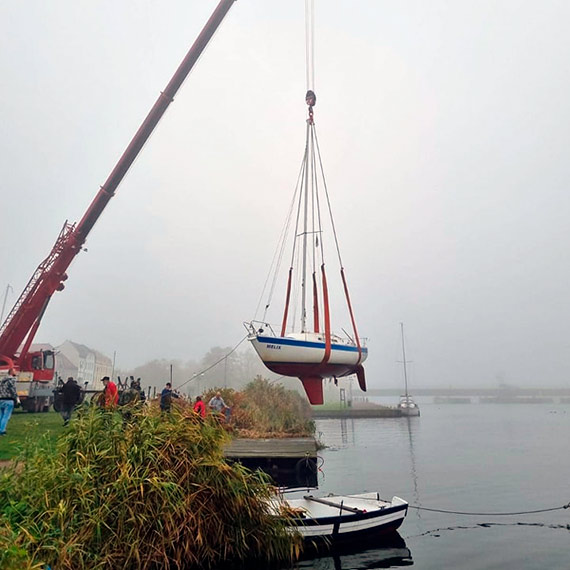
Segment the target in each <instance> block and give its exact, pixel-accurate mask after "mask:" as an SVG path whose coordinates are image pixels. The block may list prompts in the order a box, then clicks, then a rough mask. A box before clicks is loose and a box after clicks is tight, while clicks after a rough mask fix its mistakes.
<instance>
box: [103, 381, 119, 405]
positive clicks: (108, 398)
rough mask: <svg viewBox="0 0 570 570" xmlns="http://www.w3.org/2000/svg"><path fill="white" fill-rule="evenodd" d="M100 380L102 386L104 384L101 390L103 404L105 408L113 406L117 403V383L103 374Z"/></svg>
mask: <svg viewBox="0 0 570 570" xmlns="http://www.w3.org/2000/svg"><path fill="white" fill-rule="evenodd" d="M101 382H103V386H105V389H104V390H103V406H104V407H105V408H115V407H116V406H117V404H118V403H119V391H118V390H117V385H116V384H115V383H114V382H113V381H112V380H111V379H110V378H109V377H108V376H103V378H101Z"/></svg>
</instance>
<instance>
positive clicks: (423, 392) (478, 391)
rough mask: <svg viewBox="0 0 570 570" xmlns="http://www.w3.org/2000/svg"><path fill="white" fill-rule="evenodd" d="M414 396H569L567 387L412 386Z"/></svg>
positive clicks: (396, 391) (373, 392)
mask: <svg viewBox="0 0 570 570" xmlns="http://www.w3.org/2000/svg"><path fill="white" fill-rule="evenodd" d="M403 392H404V391H403V389H402V388H370V389H368V391H367V392H366V395H368V396H399V395H400V394H402V393H403ZM412 393H413V395H414V396H442V397H446V396H448V397H468V396H473V397H476V396H482V397H493V396H509V397H515V396H529V397H530V396H534V397H554V396H560V397H564V396H570V387H569V388H515V387H508V388H414V389H413V390H412Z"/></svg>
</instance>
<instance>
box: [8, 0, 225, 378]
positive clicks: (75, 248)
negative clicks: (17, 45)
mask: <svg viewBox="0 0 570 570" xmlns="http://www.w3.org/2000/svg"><path fill="white" fill-rule="evenodd" d="M234 2H235V0H221V1H220V3H219V4H218V6H217V7H216V9H215V10H214V12H213V14H212V15H211V16H210V19H209V20H208V21H207V22H206V25H205V26H204V28H203V29H202V31H201V32H200V34H199V36H198V37H197V39H196V40H195V42H194V44H193V45H192V47H191V48H190V50H189V51H188V53H187V54H186V57H185V58H184V59H183V61H182V63H181V64H180V66H179V67H178V69H177V70H176V72H175V73H174V75H173V76H172V79H171V80H170V82H169V83H168V85H167V86H166V88H165V89H164V91H162V92H161V93H160V95H159V97H158V99H157V100H156V103H155V104H154V105H153V107H152V109H151V110H150V112H149V113H148V115H147V117H146V119H145V120H144V121H143V123H142V125H141V126H140V127H139V129H138V131H137V132H136V134H135V136H134V137H133V139H132V140H131V142H130V143H129V146H128V147H127V149H126V150H125V152H124V153H123V155H122V156H121V158H120V159H119V161H118V162H117V165H116V166H115V168H114V169H113V171H112V172H111V174H110V175H109V177H108V178H107V180H106V181H105V183H104V184H103V186H101V189H100V190H99V192H98V193H97V195H96V196H95V198H94V199H93V201H92V202H91V205H90V206H89V208H88V209H87V211H86V212H85V215H84V216H83V218H82V219H81V221H80V222H79V223H78V224H77V225H76V224H70V223H68V222H67V221H66V222H65V224H64V226H63V229H62V230H61V232H60V234H59V236H58V238H57V241H56V242H55V245H54V246H53V248H52V250H51V252H50V254H49V255H48V257H46V259H45V260H44V261H43V262H42V263H40V265H39V266H38V268H37V269H36V271H35V272H34V274H33V275H32V278H31V279H30V281H29V282H28V284H27V286H26V287H25V289H24V291H23V292H22V294H21V295H20V297H19V299H18V300H17V301H16V304H15V305H14V307H13V308H12V310H11V311H10V313H9V314H8V316H7V318H6V320H5V321H4V323H3V325H2V327H1V328H0V368H7V367H15V368H16V369H18V370H21V371H33V372H34V379H37V380H40V379H41V380H51V379H52V378H53V358H51V362H52V364H51V376H49V374H50V370H49V367H48V366H46V365H45V362H44V361H43V359H40V360H41V361H39V360H38V356H40V353H34V354H32V353H29V348H30V345H31V343H32V340H33V338H34V335H35V334H36V331H37V329H38V327H39V325H40V322H41V319H42V317H43V315H44V312H45V310H46V308H47V305H48V303H49V301H50V299H51V296H52V295H53V294H54V293H55V291H61V290H63V288H64V283H63V282H64V281H65V280H66V279H67V273H66V271H67V268H68V267H69V265H70V264H71V262H72V261H73V259H74V258H75V256H76V255H77V254H78V253H79V251H81V248H82V246H83V244H84V243H85V240H86V239H87V236H88V235H89V232H90V231H91V229H92V228H93V226H94V225H95V223H96V222H97V220H98V219H99V216H100V215H101V213H102V212H103V210H104V209H105V206H106V205H107V204H108V202H109V200H110V199H111V198H112V197H113V196H114V195H115V191H116V189H117V187H118V186H119V184H120V183H121V181H122V180H123V178H124V177H125V174H126V173H127V172H128V170H129V168H130V167H131V165H132V163H133V162H134V160H135V159H136V157H137V156H138V154H139V153H140V151H141V149H142V148H143V146H144V145H145V143H146V141H147V140H148V138H149V137H150V135H151V134H152V132H153V131H154V129H155V127H156V125H157V124H158V122H159V121H160V119H161V118H162V116H163V115H164V113H165V111H166V109H167V108H168V106H169V105H170V103H171V102H172V101H173V99H174V96H175V95H176V93H177V91H178V89H179V88H180V86H181V85H182V83H183V82H184V80H185V79H186V77H187V76H188V74H189V73H190V70H191V69H192V68H193V67H194V64H195V63H196V61H197V60H198V58H199V57H200V55H201V54H202V52H203V51H204V49H205V47H206V45H207V44H208V42H209V41H210V39H211V38H212V36H213V35H214V33H215V31H216V30H217V29H218V27H219V25H220V24H221V22H222V20H223V19H224V17H225V15H226V14H227V12H228V11H229V9H230V8H231V6H232V4H233V3H234ZM42 372H43V374H42Z"/></svg>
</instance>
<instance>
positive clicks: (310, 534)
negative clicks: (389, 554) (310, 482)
mask: <svg viewBox="0 0 570 570" xmlns="http://www.w3.org/2000/svg"><path fill="white" fill-rule="evenodd" d="M320 501H322V502H320ZM283 502H284V503H285V504H286V505H287V507H288V508H289V509H292V510H293V512H294V513H296V516H295V519H294V523H293V524H292V528H293V529H294V530H296V531H298V532H299V533H300V534H301V535H302V537H303V540H304V541H305V542H309V543H311V542H314V541H319V540H322V541H324V542H326V543H327V544H329V545H334V544H338V543H341V542H342V543H345V542H349V541H352V540H356V539H362V538H365V537H366V536H368V535H376V534H381V533H386V532H393V531H395V530H396V529H397V528H399V527H400V525H401V524H402V522H403V521H404V518H405V516H406V514H407V512H408V503H407V502H406V501H404V500H403V499H400V498H399V497H393V498H392V500H391V501H385V500H382V499H380V498H379V496H378V494H377V493H363V494H359V495H348V496H342V495H330V496H328V497H324V498H322V499H319V498H315V497H312V495H306V496H305V497H303V498H302V499H290V500H283Z"/></svg>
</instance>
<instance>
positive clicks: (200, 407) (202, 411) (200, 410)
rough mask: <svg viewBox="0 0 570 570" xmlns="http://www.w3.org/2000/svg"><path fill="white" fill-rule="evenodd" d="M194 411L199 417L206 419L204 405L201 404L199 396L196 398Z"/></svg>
mask: <svg viewBox="0 0 570 570" xmlns="http://www.w3.org/2000/svg"><path fill="white" fill-rule="evenodd" d="M194 411H195V412H196V413H197V414H198V415H199V416H200V417H201V418H205V417H206V405H205V404H204V402H202V398H201V397H200V396H197V397H196V403H195V404H194Z"/></svg>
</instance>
